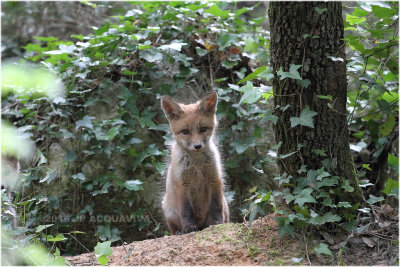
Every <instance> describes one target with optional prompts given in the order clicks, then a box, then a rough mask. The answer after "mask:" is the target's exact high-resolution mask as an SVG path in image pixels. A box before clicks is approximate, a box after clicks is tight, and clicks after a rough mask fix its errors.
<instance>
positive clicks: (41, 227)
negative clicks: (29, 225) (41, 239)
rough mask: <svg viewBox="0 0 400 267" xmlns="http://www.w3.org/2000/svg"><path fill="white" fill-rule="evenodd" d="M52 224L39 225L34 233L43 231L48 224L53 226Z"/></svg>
mask: <svg viewBox="0 0 400 267" xmlns="http://www.w3.org/2000/svg"><path fill="white" fill-rule="evenodd" d="M53 225H54V224H45V225H39V226H38V227H37V228H36V233H39V232H41V231H43V230H44V229H46V228H49V227H50V226H53Z"/></svg>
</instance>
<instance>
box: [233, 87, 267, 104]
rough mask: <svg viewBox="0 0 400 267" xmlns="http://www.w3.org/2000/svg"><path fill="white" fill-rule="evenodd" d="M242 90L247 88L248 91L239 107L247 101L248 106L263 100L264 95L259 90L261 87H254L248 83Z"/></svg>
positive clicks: (245, 92)
mask: <svg viewBox="0 0 400 267" xmlns="http://www.w3.org/2000/svg"><path fill="white" fill-rule="evenodd" d="M241 88H246V90H245V91H244V94H243V95H242V98H241V99H240V101H239V105H240V104H241V103H243V102H245V101H246V103H247V104H254V103H255V102H257V101H258V100H259V99H260V98H261V96H262V95H263V93H264V92H263V91H261V90H260V89H259V87H253V84H252V83H251V82H247V83H246V85H244V86H242V87H241ZM241 88H240V89H241Z"/></svg>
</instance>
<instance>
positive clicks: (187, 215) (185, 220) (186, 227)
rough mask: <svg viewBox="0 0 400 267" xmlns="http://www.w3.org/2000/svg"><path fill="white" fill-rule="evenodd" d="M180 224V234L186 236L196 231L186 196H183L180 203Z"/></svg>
mask: <svg viewBox="0 0 400 267" xmlns="http://www.w3.org/2000/svg"><path fill="white" fill-rule="evenodd" d="M181 222H182V223H181V225H182V231H181V232H180V233H181V234H187V233H190V232H193V231H196V230H197V226H196V224H195V223H194V217H193V207H192V203H191V202H190V199H189V198H188V197H187V196H186V195H183V200H182V203H181Z"/></svg>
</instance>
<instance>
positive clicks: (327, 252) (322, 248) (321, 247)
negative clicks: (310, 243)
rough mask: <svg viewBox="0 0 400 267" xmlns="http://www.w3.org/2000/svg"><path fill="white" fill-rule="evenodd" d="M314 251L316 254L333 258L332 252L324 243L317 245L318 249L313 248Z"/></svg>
mask: <svg viewBox="0 0 400 267" xmlns="http://www.w3.org/2000/svg"><path fill="white" fill-rule="evenodd" d="M314 251H315V252H316V253H317V254H325V255H329V256H331V257H333V254H332V251H331V250H330V249H329V248H328V245H327V244H324V243H319V245H318V247H315V248H314Z"/></svg>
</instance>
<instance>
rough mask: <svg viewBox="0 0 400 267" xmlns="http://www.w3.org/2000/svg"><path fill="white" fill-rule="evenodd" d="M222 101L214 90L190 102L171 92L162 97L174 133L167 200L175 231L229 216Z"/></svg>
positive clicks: (167, 215) (166, 209)
mask: <svg viewBox="0 0 400 267" xmlns="http://www.w3.org/2000/svg"><path fill="white" fill-rule="evenodd" d="M217 101H218V96H217V94H216V93H215V92H211V93H209V94H207V95H206V96H205V97H204V98H203V99H202V100H200V101H198V102H196V103H194V104H190V105H184V104H180V103H176V102H175V101H174V100H172V99H171V98H170V97H168V96H163V97H162V99H161V106H162V109H163V110H164V113H165V115H166V117H167V119H168V121H169V125H170V127H171V131H172V134H173V136H174V139H175V142H174V143H173V144H172V146H171V150H170V151H171V159H170V165H169V167H168V172H167V179H166V192H165V196H164V199H163V201H162V208H163V212H164V216H165V218H166V220H167V224H168V227H169V229H170V231H171V233H172V234H173V235H175V234H185V233H189V232H192V231H196V230H201V229H203V228H205V227H207V226H209V225H212V224H220V223H226V222H229V209H228V204H227V202H226V198H225V196H224V192H223V178H222V172H223V171H222V164H221V158H220V154H219V151H218V147H217V146H216V144H215V143H214V140H213V138H214V129H215V127H216V124H217V119H216V116H215V111H216V105H217Z"/></svg>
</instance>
